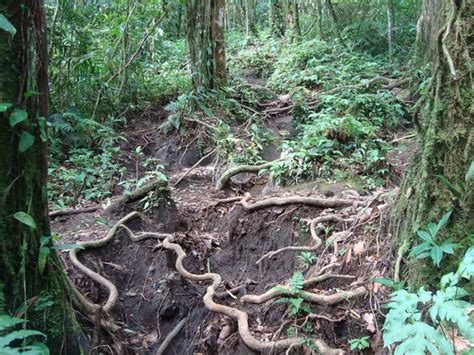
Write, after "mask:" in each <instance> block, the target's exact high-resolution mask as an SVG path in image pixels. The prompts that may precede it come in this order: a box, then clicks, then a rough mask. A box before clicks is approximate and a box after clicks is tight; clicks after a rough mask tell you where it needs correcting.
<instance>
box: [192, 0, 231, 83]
mask: <svg viewBox="0 0 474 355" xmlns="http://www.w3.org/2000/svg"><path fill="white" fill-rule="evenodd" d="M224 24H225V0H188V1H187V39H188V46H189V53H190V59H191V71H192V81H193V86H194V87H195V88H204V89H217V88H219V87H221V86H223V85H225V84H226V82H227V75H226V56H225V41H224Z"/></svg>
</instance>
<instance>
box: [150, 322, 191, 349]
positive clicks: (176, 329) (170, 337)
mask: <svg viewBox="0 0 474 355" xmlns="http://www.w3.org/2000/svg"><path fill="white" fill-rule="evenodd" d="M187 320H188V317H186V318H184V319H182V320H181V321H180V322H179V323H178V324H177V325H176V327H174V328H173V330H172V331H171V333H169V334H168V335H167V336H166V338H165V340H163V343H161V345H160V347H159V348H158V350H157V351H156V355H162V354H164V353H165V350H166V348H167V347H168V345H170V343H171V341H172V340H173V339H174V338H175V337H176V335H178V334H179V332H180V331H181V329H183V327H184V325H185V324H186V321H187Z"/></svg>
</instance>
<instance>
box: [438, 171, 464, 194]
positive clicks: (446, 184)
mask: <svg viewBox="0 0 474 355" xmlns="http://www.w3.org/2000/svg"><path fill="white" fill-rule="evenodd" d="M435 176H436V177H437V178H438V179H439V180H440V181H441V182H442V183H443V184H444V185H445V186H446V188H447V189H448V190H449V191H450V192H451V193H452V194H453V195H454V197H456V198H457V199H461V198H462V193H461V192H459V191H458V190H457V189H456V188H455V187H454V186H453V185H452V184H451V183H450V182H449V180H448V179H447V178H446V177H445V176H443V175H435Z"/></svg>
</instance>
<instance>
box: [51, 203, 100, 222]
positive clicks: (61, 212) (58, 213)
mask: <svg viewBox="0 0 474 355" xmlns="http://www.w3.org/2000/svg"><path fill="white" fill-rule="evenodd" d="M99 209H100V206H92V207H85V208H78V209H74V208H66V209H63V210H56V211H51V212H49V218H51V219H54V218H57V217H62V216H70V215H73V214H81V213H89V212H95V211H97V210H99Z"/></svg>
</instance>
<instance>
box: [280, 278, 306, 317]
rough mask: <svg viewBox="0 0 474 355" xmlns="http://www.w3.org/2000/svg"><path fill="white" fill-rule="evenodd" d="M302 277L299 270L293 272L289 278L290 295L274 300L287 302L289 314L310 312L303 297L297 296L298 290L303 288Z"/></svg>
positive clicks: (295, 314) (284, 289) (291, 315)
mask: <svg viewBox="0 0 474 355" xmlns="http://www.w3.org/2000/svg"><path fill="white" fill-rule="evenodd" d="M303 282H304V277H303V274H302V273H301V272H295V273H293V275H291V278H290V282H289V283H290V295H291V297H283V298H280V299H278V300H276V301H275V302H283V303H287V304H288V309H289V313H288V314H289V316H290V317H293V316H297V315H299V314H300V313H301V312H305V313H310V312H311V307H310V306H309V305H308V304H307V303H305V302H304V298H302V297H299V292H300V291H301V290H302V289H303ZM275 289H276V290H278V289H281V290H282V291H284V292H288V290H287V289H286V288H279V287H275Z"/></svg>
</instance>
